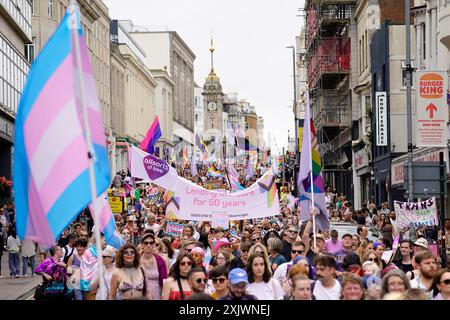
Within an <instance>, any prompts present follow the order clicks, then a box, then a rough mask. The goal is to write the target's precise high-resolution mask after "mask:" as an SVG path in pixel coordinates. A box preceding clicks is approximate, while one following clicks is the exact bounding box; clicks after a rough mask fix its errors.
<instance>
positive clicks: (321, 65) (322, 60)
mask: <svg viewBox="0 0 450 320" xmlns="http://www.w3.org/2000/svg"><path fill="white" fill-rule="evenodd" d="M350 48H351V47H350V39H349V38H323V39H322V40H321V41H320V43H319V45H318V47H317V50H316V51H315V53H314V55H313V56H312V57H311V59H310V60H309V63H308V79H309V87H310V88H314V87H315V85H316V83H317V81H318V79H319V78H320V76H321V75H322V74H323V73H341V72H347V71H348V70H349V69H350Z"/></svg>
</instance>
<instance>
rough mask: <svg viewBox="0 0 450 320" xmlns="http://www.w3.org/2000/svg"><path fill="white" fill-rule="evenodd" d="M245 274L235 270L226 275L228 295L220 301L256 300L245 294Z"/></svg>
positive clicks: (240, 270) (238, 269)
mask: <svg viewBox="0 0 450 320" xmlns="http://www.w3.org/2000/svg"><path fill="white" fill-rule="evenodd" d="M248 284H249V282H248V276H247V272H246V271H245V270H244V269H241V268H235V269H233V270H231V271H230V273H229V274H228V290H229V293H228V294H227V295H226V296H224V297H222V298H221V299H220V300H227V301H233V300H235V301H236V300H258V298H256V297H255V296H254V295H251V294H248V293H246V290H247V286H248Z"/></svg>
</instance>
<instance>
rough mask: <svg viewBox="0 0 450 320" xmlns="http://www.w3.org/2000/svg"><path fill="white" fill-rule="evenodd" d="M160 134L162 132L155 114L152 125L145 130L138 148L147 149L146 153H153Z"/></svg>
mask: <svg viewBox="0 0 450 320" xmlns="http://www.w3.org/2000/svg"><path fill="white" fill-rule="evenodd" d="M161 136H162V132H161V127H160V126H159V118H158V116H156V118H155V120H153V124H152V126H151V127H150V129H148V131H147V135H146V136H145V139H144V140H142V142H141V145H140V148H141V149H142V150H144V151H147V153H150V154H153V153H154V151H155V150H154V146H155V143H156V141H158V139H159V138H161Z"/></svg>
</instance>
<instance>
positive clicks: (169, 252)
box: [161, 237, 178, 270]
mask: <svg viewBox="0 0 450 320" xmlns="http://www.w3.org/2000/svg"><path fill="white" fill-rule="evenodd" d="M161 241H162V243H163V244H164V248H163V249H162V251H161V252H162V254H163V255H165V256H166V257H167V258H168V259H169V270H170V267H172V265H173V264H174V263H175V260H177V255H178V250H175V249H174V248H173V247H172V241H171V240H170V239H169V238H167V237H165V238H162V240H161Z"/></svg>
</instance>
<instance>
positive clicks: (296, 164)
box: [286, 46, 299, 196]
mask: <svg viewBox="0 0 450 320" xmlns="http://www.w3.org/2000/svg"><path fill="white" fill-rule="evenodd" d="M286 48H287V49H292V72H293V79H294V104H293V111H294V124H295V128H294V130H295V164H294V181H295V184H294V185H295V196H298V189H297V175H298V166H299V150H298V126H299V124H298V119H297V81H296V80H297V77H296V72H295V65H296V64H295V47H294V46H288V47H286ZM288 144H289V141H288Z"/></svg>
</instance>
